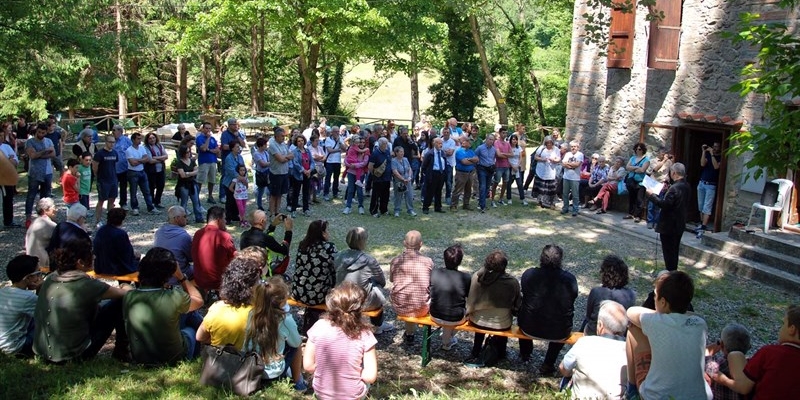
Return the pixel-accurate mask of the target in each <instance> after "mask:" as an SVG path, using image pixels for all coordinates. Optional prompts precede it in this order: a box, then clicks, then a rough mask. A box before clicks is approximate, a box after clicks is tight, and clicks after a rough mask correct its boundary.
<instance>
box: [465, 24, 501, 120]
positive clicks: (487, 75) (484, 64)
mask: <svg viewBox="0 0 800 400" xmlns="http://www.w3.org/2000/svg"><path fill="white" fill-rule="evenodd" d="M469 26H470V29H471V30H472V40H474V41H475V47H477V48H478V54H479V55H480V56H481V69H482V70H483V78H484V80H485V81H486V86H488V87H489V91H490V92H492V96H493V97H494V101H495V102H496V103H497V114H498V117H499V119H500V121H499V122H500V124H501V125H505V126H508V109H507V107H506V99H505V98H504V97H503V95H502V94H501V93H500V89H499V88H498V87H497V84H496V83H495V82H494V77H493V76H492V71H490V70H489V60H488V59H487V58H486V47H484V45H483V40H481V32H480V30H479V29H478V18H476V17H475V16H474V15H470V16H469Z"/></svg>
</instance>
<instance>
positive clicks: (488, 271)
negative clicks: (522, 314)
mask: <svg viewBox="0 0 800 400" xmlns="http://www.w3.org/2000/svg"><path fill="white" fill-rule="evenodd" d="M507 266H508V257H506V253H504V252H503V251H502V250H497V249H496V250H493V251H492V252H491V253H489V255H488V256H486V259H485V260H484V262H483V267H481V269H479V270H478V272H476V273H475V274H473V275H472V282H470V287H469V297H468V298H467V315H468V316H469V320H470V322H471V323H472V324H473V325H476V326H478V327H481V328H484V329H490V330H497V331H503V330H507V329H509V328H511V324H512V320H513V315H515V314H516V313H517V310H519V306H520V300H521V299H520V286H519V282H518V281H517V278H514V277H513V276H511V275H509V274H507V273H506V267H507ZM485 337H486V335H485V334H483V333H475V342H474V343H473V345H472V354H471V357H470V358H469V359H468V360H467V364H468V365H475V366H491V365H492V364H493V363H494V362H497V361H498V360H500V359H503V358H505V356H506V346H507V345H508V338H507V337H505V336H490V337H489V339H488V340H487V341H486V346H487V347H489V348H490V349H491V351H487V352H490V353H496V354H495V355H494V356H491V357H489V356H488V355H487V356H481V353H482V350H483V345H484V343H483V342H484V339H485Z"/></svg>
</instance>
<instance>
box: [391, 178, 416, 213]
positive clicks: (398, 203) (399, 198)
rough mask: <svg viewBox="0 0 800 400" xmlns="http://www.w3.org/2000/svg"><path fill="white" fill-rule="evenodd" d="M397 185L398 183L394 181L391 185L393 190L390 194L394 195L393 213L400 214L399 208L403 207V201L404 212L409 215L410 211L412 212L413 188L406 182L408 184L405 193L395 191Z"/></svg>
mask: <svg viewBox="0 0 800 400" xmlns="http://www.w3.org/2000/svg"><path fill="white" fill-rule="evenodd" d="M398 183H399V181H394V183H393V185H394V190H393V191H392V193H394V212H396V213H399V212H400V208H401V207H402V205H403V200H405V203H406V211H408V212H409V213H411V212H412V211H414V187H413V186H412V185H413V183H411V182H408V184H407V185H406V190H405V192H401V191H399V190H397V185H398Z"/></svg>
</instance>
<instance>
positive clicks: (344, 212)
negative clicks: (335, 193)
mask: <svg viewBox="0 0 800 400" xmlns="http://www.w3.org/2000/svg"><path fill="white" fill-rule="evenodd" d="M342 214H350V207H345V208H344V210H343V211H342Z"/></svg>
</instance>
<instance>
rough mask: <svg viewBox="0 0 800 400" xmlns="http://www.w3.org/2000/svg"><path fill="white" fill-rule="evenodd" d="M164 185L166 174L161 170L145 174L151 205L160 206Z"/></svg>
mask: <svg viewBox="0 0 800 400" xmlns="http://www.w3.org/2000/svg"><path fill="white" fill-rule="evenodd" d="M165 183H166V173H165V172H164V171H163V170H162V171H161V172H151V173H148V174H147V184H148V185H149V186H150V198H151V199H153V204H158V205H161V196H162V195H163V194H164V185H165Z"/></svg>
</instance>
